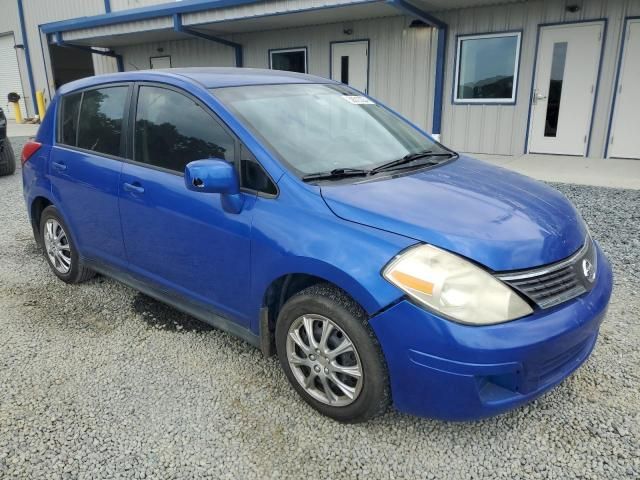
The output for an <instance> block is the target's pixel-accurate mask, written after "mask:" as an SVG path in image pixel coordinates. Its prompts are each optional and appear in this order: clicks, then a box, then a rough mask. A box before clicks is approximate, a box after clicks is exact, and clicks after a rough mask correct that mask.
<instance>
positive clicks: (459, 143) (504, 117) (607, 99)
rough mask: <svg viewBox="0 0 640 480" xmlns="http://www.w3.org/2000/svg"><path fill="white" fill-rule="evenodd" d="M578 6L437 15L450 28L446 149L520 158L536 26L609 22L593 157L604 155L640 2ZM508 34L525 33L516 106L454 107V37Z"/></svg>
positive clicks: (542, 4)
mask: <svg viewBox="0 0 640 480" xmlns="http://www.w3.org/2000/svg"><path fill="white" fill-rule="evenodd" d="M574 3H576V4H579V5H581V9H580V11H578V12H576V13H570V12H567V11H566V9H565V3H564V2H557V1H553V0H544V1H537V2H535V1H534V2H528V3H521V4H510V5H501V6H494V7H479V8H468V9H461V10H455V11H448V12H442V13H440V14H439V15H438V16H439V18H441V19H442V20H443V21H445V22H447V23H448V24H449V27H450V28H449V38H448V46H447V64H446V74H445V98H444V112H443V132H442V134H443V141H444V142H445V143H446V144H447V145H449V146H451V147H452V148H454V149H457V150H460V151H464V152H472V153H492V154H499V155H519V154H521V153H522V152H523V149H524V143H525V137H526V129H527V120H528V115H529V96H530V93H531V80H532V74H533V63H534V59H535V53H536V52H535V46H536V45H535V44H536V38H537V32H538V25H539V24H542V23H556V22H570V21H576V20H591V19H597V18H607V19H608V24H607V36H606V38H605V50H604V54H603V60H602V67H601V68H602V70H601V77H600V86H599V93H598V98H597V100H596V109H595V113H594V117H593V131H592V136H591V145H590V152H589V154H590V156H593V157H602V156H603V155H604V147H605V143H606V138H605V137H606V133H607V129H608V124H609V115H610V111H611V101H612V97H613V91H614V88H615V87H614V85H613V83H614V81H615V73H616V70H617V63H618V57H619V51H620V40H621V38H620V37H621V35H622V25H623V22H624V17H625V16H628V15H640V0H608V1H606V2H603V1H601V0H583V1H582V2H580V1H578V0H576V2H574ZM504 30H523V33H522V52H521V56H520V70H519V74H518V75H519V79H518V94H517V95H518V96H517V102H516V105H502V106H499V105H454V104H453V103H452V93H453V91H452V88H453V87H452V85H453V76H454V72H455V61H456V47H457V45H456V35H459V34H473V33H486V32H497V31H504Z"/></svg>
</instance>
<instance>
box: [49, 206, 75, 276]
mask: <svg viewBox="0 0 640 480" xmlns="http://www.w3.org/2000/svg"><path fill="white" fill-rule="evenodd" d="M44 246H45V250H46V252H47V256H48V257H49V261H50V262H51V265H53V267H54V268H55V269H56V270H57V271H58V272H60V273H62V274H66V273H69V270H71V246H70V245H69V237H67V234H66V233H65V231H64V229H63V228H62V225H60V223H58V221H57V220H55V219H53V218H50V219H48V220H47V221H46V222H45V224H44Z"/></svg>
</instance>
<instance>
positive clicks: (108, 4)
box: [104, 0, 111, 13]
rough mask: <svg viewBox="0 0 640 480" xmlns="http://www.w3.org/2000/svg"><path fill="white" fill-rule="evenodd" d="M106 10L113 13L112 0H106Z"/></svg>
mask: <svg viewBox="0 0 640 480" xmlns="http://www.w3.org/2000/svg"><path fill="white" fill-rule="evenodd" d="M104 12H105V13H111V0H104Z"/></svg>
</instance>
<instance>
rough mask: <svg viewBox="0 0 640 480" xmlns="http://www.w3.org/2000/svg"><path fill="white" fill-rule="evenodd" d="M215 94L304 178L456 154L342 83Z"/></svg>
mask: <svg viewBox="0 0 640 480" xmlns="http://www.w3.org/2000/svg"><path fill="white" fill-rule="evenodd" d="M212 93H213V94H214V95H215V96H216V97H217V98H218V99H219V100H220V101H221V102H222V103H223V104H224V105H225V106H226V107H227V108H229V109H230V110H231V111H232V113H234V114H235V115H236V116H237V117H238V118H239V119H240V120H241V121H242V122H243V123H244V125H245V126H246V127H248V128H249V129H250V130H251V131H252V133H253V134H254V135H256V136H257V137H258V138H259V139H260V140H261V141H262V142H263V143H264V144H265V145H266V146H267V147H269V148H271V149H272V151H273V152H275V153H276V154H277V155H278V156H279V157H280V159H281V160H282V161H284V163H286V164H287V165H288V166H289V167H290V168H291V169H293V170H294V171H295V172H296V173H297V174H298V175H301V176H304V175H309V174H313V173H319V172H331V171H336V169H338V170H339V169H365V170H370V169H372V168H375V167H378V166H381V165H384V164H387V163H389V162H392V161H394V160H399V159H402V158H404V157H406V156H407V155H411V154H416V153H422V154H423V155H422V156H424V153H425V152H426V153H427V154H428V155H429V156H431V154H434V155H435V156H434V157H433V158H434V159H437V160H438V161H442V160H444V157H446V155H443V154H449V153H452V152H450V151H448V150H445V149H444V148H443V147H442V146H440V145H439V144H437V143H435V142H434V141H433V140H431V139H429V137H427V136H426V135H425V134H424V133H422V132H420V131H419V130H417V129H416V128H414V127H413V126H411V125H410V124H409V123H407V122H406V121H404V120H402V119H401V118H400V117H398V116H397V115H395V114H393V113H391V112H390V111H389V110H387V109H386V108H385V107H383V106H380V105H378V104H376V103H374V102H373V101H372V100H370V99H368V98H367V97H364V96H361V95H360V94H359V93H358V92H356V91H354V90H352V89H350V88H349V87H346V86H343V85H333V84H289V85H252V86H241V87H226V88H217V89H213V90H212ZM438 156H440V157H438Z"/></svg>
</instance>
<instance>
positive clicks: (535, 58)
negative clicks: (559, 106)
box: [523, 18, 608, 157]
mask: <svg viewBox="0 0 640 480" xmlns="http://www.w3.org/2000/svg"><path fill="white" fill-rule="evenodd" d="M578 23H602V24H603V27H604V28H603V29H602V42H601V43H600V56H599V58H598V74H597V76H596V86H595V91H594V95H593V106H592V107H591V120H590V122H589V133H588V135H587V150H586V152H585V154H584V155H582V156H583V157H588V156H589V152H590V150H591V136H592V133H593V120H594V118H595V113H596V105H597V103H598V92H599V90H600V77H601V76H602V59H603V57H604V48H605V43H606V41H607V26H608V22H607V19H606V18H593V19H589V20H571V21H568V22H551V23H539V24H538V28H537V32H536V46H535V49H534V52H533V70H532V72H531V88H530V91H529V109H528V110H527V112H528V113H527V130H526V133H525V137H524V150H523V153H525V154H526V153H529V137H530V134H531V109H532V106H533V91H534V86H535V85H534V82H535V79H536V68H537V67H538V50H539V48H540V34H541V33H542V29H543V28H544V27H557V26H560V25H575V24H578ZM550 155H552V154H550Z"/></svg>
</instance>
